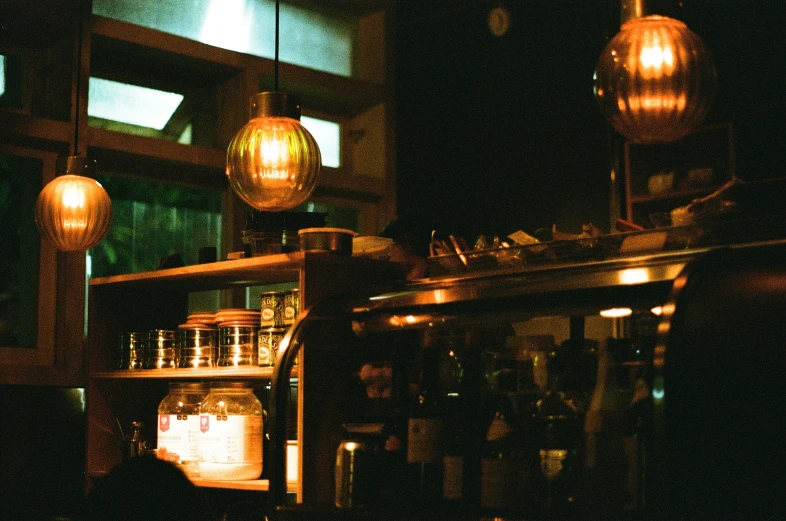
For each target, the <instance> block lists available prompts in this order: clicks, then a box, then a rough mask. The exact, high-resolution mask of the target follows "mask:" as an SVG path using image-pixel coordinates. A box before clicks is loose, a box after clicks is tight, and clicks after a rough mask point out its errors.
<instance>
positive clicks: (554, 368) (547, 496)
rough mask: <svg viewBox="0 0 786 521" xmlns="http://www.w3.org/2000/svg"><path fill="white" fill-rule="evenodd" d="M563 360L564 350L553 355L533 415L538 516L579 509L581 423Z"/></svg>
mask: <svg viewBox="0 0 786 521" xmlns="http://www.w3.org/2000/svg"><path fill="white" fill-rule="evenodd" d="M563 362H564V358H562V354H561V353H559V352H555V353H554V354H552V355H550V360H549V364H548V380H547V386H546V389H545V390H544V392H543V393H542V394H541V395H540V396H539V398H538V400H537V402H536V403H535V405H534V407H533V409H532V413H531V418H530V427H529V428H530V431H529V435H528V438H529V440H528V441H529V444H530V445H529V446H530V455H531V461H532V469H533V475H532V480H531V491H532V492H531V493H532V497H533V499H534V502H533V504H532V505H531V506H532V508H533V509H534V512H535V516H536V517H545V518H565V517H569V516H570V515H571V514H572V512H573V511H574V509H575V508H576V502H577V501H576V500H577V495H576V493H577V486H576V482H577V477H578V461H577V460H578V451H579V441H580V439H581V430H580V429H581V426H580V423H581V422H580V416H579V413H578V411H577V407H576V405H575V404H574V403H573V402H572V401H571V399H570V395H569V394H567V393H566V392H564V390H563V389H562V382H563V380H564V375H565V365H564V364H563Z"/></svg>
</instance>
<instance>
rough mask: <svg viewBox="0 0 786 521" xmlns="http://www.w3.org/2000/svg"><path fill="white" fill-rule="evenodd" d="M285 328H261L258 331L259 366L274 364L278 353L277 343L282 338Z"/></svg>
mask: <svg viewBox="0 0 786 521" xmlns="http://www.w3.org/2000/svg"><path fill="white" fill-rule="evenodd" d="M285 333H286V329H281V328H271V329H262V330H260V331H259V333H258V337H257V338H258V342H257V344H258V351H259V352H258V360H259V365H260V367H270V366H273V365H275V363H276V356H277V354H278V344H279V343H280V342H281V339H282V338H284V334H285Z"/></svg>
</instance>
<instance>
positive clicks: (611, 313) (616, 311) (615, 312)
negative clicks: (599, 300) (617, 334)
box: [600, 308, 633, 318]
mask: <svg viewBox="0 0 786 521" xmlns="http://www.w3.org/2000/svg"><path fill="white" fill-rule="evenodd" d="M631 314H633V310H632V309H630V308H609V309H602V310H601V311H600V316H602V317H603V318H621V317H629V316H631Z"/></svg>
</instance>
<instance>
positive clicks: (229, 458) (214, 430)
mask: <svg viewBox="0 0 786 521" xmlns="http://www.w3.org/2000/svg"><path fill="white" fill-rule="evenodd" d="M200 410H201V413H200V418H199V420H200V426H199V428H200V433H199V452H200V458H199V475H200V477H201V478H202V479H211V480H217V481H230V480H244V479H257V478H259V476H260V474H262V432H263V431H262V414H263V413H262V402H260V401H259V399H258V398H257V397H256V395H254V389H253V387H252V386H251V384H249V383H246V382H215V383H213V384H212V385H211V387H210V392H209V393H208V395H207V397H206V398H205V400H204V401H203V402H202V407H201V409H200Z"/></svg>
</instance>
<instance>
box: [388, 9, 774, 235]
mask: <svg viewBox="0 0 786 521" xmlns="http://www.w3.org/2000/svg"><path fill="white" fill-rule="evenodd" d="M496 5H504V6H506V7H507V8H508V9H509V11H510V13H511V17H512V24H511V27H510V30H509V32H508V33H507V34H506V35H504V36H502V37H495V36H493V35H492V34H491V33H490V31H489V30H488V26H487V22H486V20H487V15H488V13H489V11H490V9H491V8H493V7H495V6H496ZM656 9H658V10H659V12H661V13H662V14H670V15H672V16H674V17H676V18H679V19H682V20H683V21H685V22H686V23H687V24H688V27H690V28H691V29H692V30H693V31H694V32H696V33H697V34H698V35H699V36H700V37H701V38H702V39H703V40H704V41H705V43H707V44H708V45H709V46H710V48H711V49H712V52H713V55H714V57H715V61H716V66H717V69H718V78H719V79H718V92H717V95H716V99H715V103H714V104H713V109H712V112H711V114H710V115H709V116H708V118H707V120H706V121H705V122H706V123H713V122H732V123H733V125H734V131H735V144H736V155H737V173H738V176H739V177H741V178H743V179H753V178H760V177H775V176H780V175H784V168H783V164H784V159H786V158H784V154H785V152H784V149H786V142H785V140H786V137H785V134H784V126H785V125H784V121H786V120H784V116H785V115H786V114H785V113H786V110H784V108H785V107H786V101H785V100H786V75H784V74H783V72H782V67H783V64H784V63H786V59H785V58H786V57H785V56H784V54H785V53H786V50H785V49H786V36H785V34H786V31H784V29H786V27H784V25H783V23H782V22H777V16H775V15H774V14H773V13H772V12H770V10H768V9H767V8H766V7H763V6H761V5H760V4H759V3H749V2H746V1H744V0H721V1H711V0H693V1H692V0H684V1H683V2H681V4H679V5H676V4H670V3H668V2H661V5H659V6H658V7H657V8H656ZM397 26H398V34H397V39H396V43H397V49H396V52H397V63H396V79H397V81H396V92H397V107H396V111H397V150H398V161H397V175H398V201H399V213H400V214H402V213H409V212H413V211H421V212H424V213H425V214H426V217H427V218H428V219H433V220H435V221H436V224H437V227H438V228H439V229H440V230H441V231H443V232H445V233H448V232H452V233H459V234H462V235H465V236H467V237H468V238H470V237H473V238H474V236H475V235H477V234H479V233H488V234H499V235H502V236H504V235H507V234H509V233H511V232H513V231H515V230H518V229H523V230H525V231H527V232H529V233H533V232H534V231H535V230H537V229H539V228H550V227H551V225H552V224H557V226H558V227H559V229H560V230H563V231H571V232H578V231H580V228H581V224H583V223H588V222H592V223H594V224H596V225H597V226H599V227H600V228H601V229H604V230H606V231H608V230H609V228H610V171H611V167H612V164H613V162H614V161H615V159H616V160H620V158H621V155H620V153H619V152H618V151H619V150H620V148H621V143H622V141H621V139H620V138H619V136H616V135H615V134H614V133H613V132H612V131H611V130H610V129H609V127H608V125H607V124H606V122H605V120H604V119H603V116H602V115H601V113H600V111H599V109H598V107H597V105H596V103H595V100H594V97H593V92H592V74H593V70H594V68H595V64H596V62H597V59H598V56H599V55H600V52H601V50H602V48H603V46H604V45H605V43H606V42H607V41H608V39H610V38H611V37H613V35H614V34H615V33H616V32H617V31H618V30H619V1H616V2H614V1H609V0H562V1H559V2H553V1H543V0H499V1H494V2H489V1H484V0H474V1H473V0H442V1H440V0H400V1H399V2H398V3H397Z"/></svg>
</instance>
